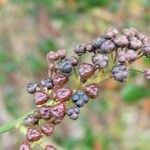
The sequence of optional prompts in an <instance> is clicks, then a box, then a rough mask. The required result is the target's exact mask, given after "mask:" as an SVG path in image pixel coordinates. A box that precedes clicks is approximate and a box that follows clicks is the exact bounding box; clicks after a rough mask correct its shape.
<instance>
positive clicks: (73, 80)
mask: <svg viewBox="0 0 150 150" xmlns="http://www.w3.org/2000/svg"><path fill="white" fill-rule="evenodd" d="M73 51H74V55H73V56H70V57H68V56H67V55H66V51H65V50H58V51H56V52H53V51H50V52H49V53H48V54H47V61H48V77H46V78H45V79H43V80H41V82H40V83H29V84H28V85H27V91H28V93H30V94H33V97H34V102H35V105H36V109H34V111H33V112H32V113H31V114H29V115H28V116H27V117H26V118H25V120H24V125H25V126H27V133H26V142H25V143H24V144H22V145H21V146H20V150H31V147H30V144H31V143H32V142H36V141H38V140H40V139H41V138H42V137H43V136H44V135H45V136H51V135H52V133H53V131H54V128H55V125H57V124H59V123H61V121H62V120H63V118H64V116H65V115H67V116H68V117H69V118H70V119H72V120H76V119H78V117H79V113H80V108H81V107H83V106H84V105H85V104H86V103H87V102H88V101H89V100H90V99H96V98H97V96H98V94H99V91H100V85H101V82H102V81H104V80H106V79H110V78H113V79H114V80H116V81H119V82H124V81H126V80H127V77H128V68H129V66H130V64H132V63H133V62H135V61H136V60H138V59H139V58H141V57H142V56H146V57H150V40H149V39H148V38H147V37H146V36H145V35H144V34H142V33H139V32H137V30H136V29H134V28H130V29H123V30H122V33H119V31H118V30H117V29H116V28H110V29H108V31H106V32H105V33H104V34H103V35H102V36H100V37H98V38H96V39H94V40H92V41H90V42H88V43H84V44H80V45H77V46H75V47H74V49H73ZM82 55H87V57H88V58H90V59H89V60H88V62H83V59H81V58H82V57H83V56H82ZM143 74H144V76H145V78H146V79H148V80H150V69H147V70H146V71H144V72H143ZM45 150H56V148H54V147H53V146H52V145H46V147H45Z"/></svg>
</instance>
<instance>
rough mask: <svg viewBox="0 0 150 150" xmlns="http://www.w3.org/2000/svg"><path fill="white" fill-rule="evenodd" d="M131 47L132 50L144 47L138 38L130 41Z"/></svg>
mask: <svg viewBox="0 0 150 150" xmlns="http://www.w3.org/2000/svg"><path fill="white" fill-rule="evenodd" d="M129 47H130V48H131V49H134V50H138V49H139V48H141V47H142V42H141V41H140V40H138V39H137V38H135V37H133V38H131V39H130V45H129Z"/></svg>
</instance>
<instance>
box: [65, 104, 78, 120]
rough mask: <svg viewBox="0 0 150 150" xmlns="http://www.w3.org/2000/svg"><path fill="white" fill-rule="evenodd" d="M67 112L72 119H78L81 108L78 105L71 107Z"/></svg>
mask: <svg viewBox="0 0 150 150" xmlns="http://www.w3.org/2000/svg"><path fill="white" fill-rule="evenodd" d="M66 113H67V115H68V116H69V117H70V119H72V120H77V119H78V117H79V113H80V110H79V108H78V107H71V108H68V109H67V111H66Z"/></svg>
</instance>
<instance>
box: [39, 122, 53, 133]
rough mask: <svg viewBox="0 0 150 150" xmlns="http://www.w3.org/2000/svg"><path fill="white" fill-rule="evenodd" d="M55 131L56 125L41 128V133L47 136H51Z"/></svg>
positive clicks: (45, 125)
mask: <svg viewBox="0 0 150 150" xmlns="http://www.w3.org/2000/svg"><path fill="white" fill-rule="evenodd" d="M53 130H54V125H53V124H48V123H47V124H44V125H42V126H41V131H42V133H43V134H45V135H47V136H51V135H52V133H53Z"/></svg>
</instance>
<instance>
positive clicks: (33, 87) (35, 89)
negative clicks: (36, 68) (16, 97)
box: [27, 83, 38, 94]
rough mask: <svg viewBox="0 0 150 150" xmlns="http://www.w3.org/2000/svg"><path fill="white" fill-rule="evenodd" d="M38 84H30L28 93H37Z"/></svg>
mask: <svg viewBox="0 0 150 150" xmlns="http://www.w3.org/2000/svg"><path fill="white" fill-rule="evenodd" d="M37 88H38V84H36V83H28V85H27V92H28V93H30V94H34V93H35V92H36V91H37Z"/></svg>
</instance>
